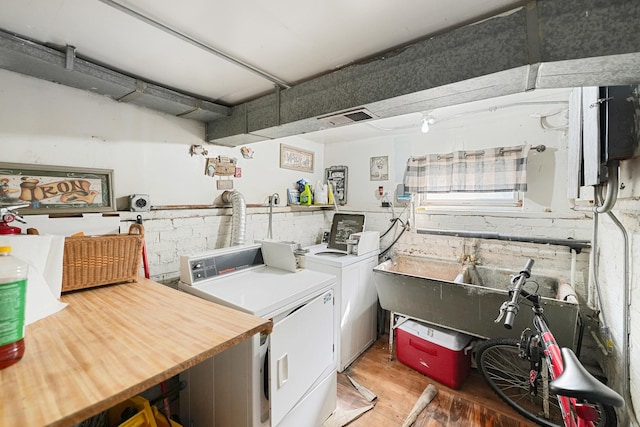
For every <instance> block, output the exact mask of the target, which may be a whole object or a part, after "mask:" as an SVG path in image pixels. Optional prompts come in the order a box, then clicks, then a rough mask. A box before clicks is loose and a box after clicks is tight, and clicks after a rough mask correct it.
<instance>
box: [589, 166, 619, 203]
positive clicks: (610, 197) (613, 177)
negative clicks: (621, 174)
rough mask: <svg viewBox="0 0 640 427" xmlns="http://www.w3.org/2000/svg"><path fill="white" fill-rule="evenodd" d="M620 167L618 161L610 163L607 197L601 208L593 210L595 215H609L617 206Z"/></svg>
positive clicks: (608, 167)
mask: <svg viewBox="0 0 640 427" xmlns="http://www.w3.org/2000/svg"><path fill="white" fill-rule="evenodd" d="M619 165H620V163H619V162H617V161H612V162H609V164H608V165H607V170H608V179H609V180H608V181H607V196H606V197H605V199H604V202H603V203H602V205H601V206H596V207H595V208H593V212H595V213H607V212H609V211H610V210H611V209H612V208H613V205H615V204H616V201H617V200H618V166H619Z"/></svg>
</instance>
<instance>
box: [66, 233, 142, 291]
mask: <svg viewBox="0 0 640 427" xmlns="http://www.w3.org/2000/svg"><path fill="white" fill-rule="evenodd" d="M143 242H144V228H143V227H142V225H140V224H132V225H131V227H130V228H129V234H108V235H104V236H82V237H67V238H66V239H65V241H64V256H63V259H62V292H68V291H75V290H78V289H85V288H92V287H94V286H101V285H109V284H115V283H125V282H136V281H137V280H138V276H139V273H140V262H141V256H142V244H143Z"/></svg>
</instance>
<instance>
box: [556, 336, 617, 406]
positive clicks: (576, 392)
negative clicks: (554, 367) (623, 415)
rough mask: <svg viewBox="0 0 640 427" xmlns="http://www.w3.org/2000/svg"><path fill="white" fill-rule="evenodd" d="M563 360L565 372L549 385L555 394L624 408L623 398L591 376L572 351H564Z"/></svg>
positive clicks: (567, 349) (565, 349)
mask: <svg viewBox="0 0 640 427" xmlns="http://www.w3.org/2000/svg"><path fill="white" fill-rule="evenodd" d="M562 360H563V362H564V371H563V372H562V374H560V376H559V377H558V378H556V379H555V380H553V381H551V382H550V383H549V388H550V389H551V391H552V392H553V393H554V394H560V395H562V396H567V397H575V398H577V399H584V400H587V401H589V402H599V403H603V404H605V405H610V406H620V407H622V406H624V399H623V398H622V396H620V395H619V394H618V393H616V392H615V391H613V390H611V389H610V388H609V387H607V386H606V385H604V384H602V383H601V382H600V381H598V380H597V379H596V378H595V377H594V376H593V375H591V374H590V373H589V372H588V371H587V370H586V369H585V368H584V366H582V363H580V361H579V360H578V357H577V356H576V355H575V353H574V352H573V351H572V350H571V349H569V348H563V349H562Z"/></svg>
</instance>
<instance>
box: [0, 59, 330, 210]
mask: <svg viewBox="0 0 640 427" xmlns="http://www.w3.org/2000/svg"><path fill="white" fill-rule="evenodd" d="M204 132H205V129H204V124H203V123H200V122H196V121H193V120H186V119H180V118H176V117H173V116H170V115H166V114H163V113H158V112H154V111H151V110H148V109H144V108H141V107H137V106H134V105H127V104H121V103H118V102H116V101H113V100H112V99H110V98H107V97H103V96H100V95H95V94H92V93H89V92H85V91H81V90H76V89H71V88H68V87H65V86H61V85H57V84H52V83H49V82H45V81H42V80H38V79H34V78H31V77H27V76H23V75H20V74H16V73H12V72H9V71H6V70H0V144H2V147H3V148H4V150H3V154H2V157H1V158H0V161H2V162H12V163H35V164H44V165H58V166H75V167H87V168H103V169H113V171H114V194H115V196H116V197H123V196H128V195H130V194H138V193H140V194H149V195H150V198H151V204H152V205H159V206H166V205H210V204H212V203H213V202H214V200H216V198H218V197H219V196H220V194H221V193H222V191H219V190H217V189H216V184H215V179H214V178H211V177H208V176H206V175H205V174H204V169H205V163H206V160H205V158H204V157H202V156H193V157H192V156H190V155H189V147H190V146H191V145H193V144H195V145H206V148H208V152H209V156H211V157H214V156H218V155H222V156H228V157H236V158H237V159H238V166H239V167H240V168H242V178H235V179H234V185H235V187H234V188H235V189H236V190H238V191H239V192H241V193H242V194H243V195H244V197H245V199H246V201H247V203H248V204H262V203H265V202H266V201H267V198H268V196H269V195H270V194H273V193H275V192H278V193H279V194H280V196H281V204H286V188H288V187H291V186H293V183H295V182H296V181H297V180H298V179H300V178H305V179H307V180H309V181H310V182H312V183H315V182H316V181H317V180H318V179H322V177H323V175H324V170H323V168H322V164H323V162H324V160H323V146H322V145H321V144H318V143H315V142H310V141H307V140H304V139H300V138H296V137H292V138H287V139H283V140H282V141H281V142H283V143H285V144H288V145H291V146H295V147H299V148H302V149H305V150H309V151H312V152H314V153H315V162H316V167H315V172H314V173H306V172H299V171H293V170H289V169H281V168H279V156H280V151H279V147H280V145H279V143H272V142H266V143H257V144H253V145H252V146H251V148H252V149H253V150H254V151H255V154H254V158H253V159H244V158H242V155H241V154H240V148H239V147H238V148H229V147H219V146H213V145H210V144H206V143H205V142H204ZM318 165H319V166H318Z"/></svg>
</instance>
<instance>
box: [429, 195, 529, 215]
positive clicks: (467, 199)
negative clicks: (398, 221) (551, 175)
mask: <svg viewBox="0 0 640 427" xmlns="http://www.w3.org/2000/svg"><path fill="white" fill-rule="evenodd" d="M523 199H524V193H523V192H522V191H500V192H456V191H452V192H448V193H423V194H419V195H418V198H417V201H418V204H417V208H418V211H420V210H424V208H435V209H441V208H448V209H450V208H456V209H469V210H486V209H492V210H493V209H496V208H498V209H508V210H511V209H519V208H522V204H523Z"/></svg>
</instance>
